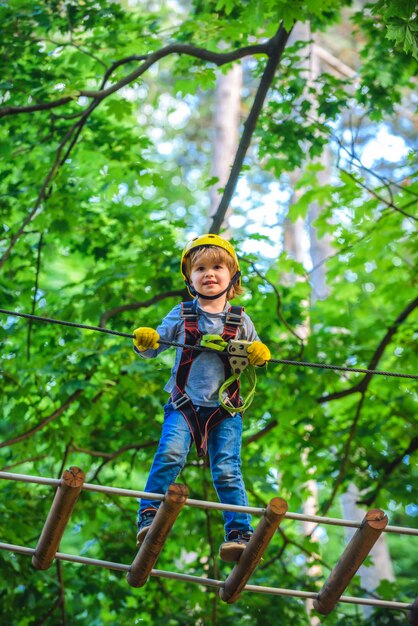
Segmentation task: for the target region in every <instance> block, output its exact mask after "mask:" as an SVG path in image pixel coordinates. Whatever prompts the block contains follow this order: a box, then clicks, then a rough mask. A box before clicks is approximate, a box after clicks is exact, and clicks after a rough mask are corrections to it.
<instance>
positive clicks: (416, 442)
mask: <svg viewBox="0 0 418 626" xmlns="http://www.w3.org/2000/svg"><path fill="white" fill-rule="evenodd" d="M417 450H418V436H415V437H413V438H412V439H411V441H410V442H409V445H408V447H407V448H405V450H402V451H401V452H399V454H397V455H396V456H395V457H394V458H393V459H392V460H391V461H386V462H385V463H382V465H380V466H377V467H376V466H375V468H374V469H375V470H376V471H377V472H378V475H379V480H378V481H377V484H376V487H375V488H374V489H373V490H372V492H371V493H369V495H367V497H365V498H362V499H361V500H360V501H359V503H358V504H363V505H366V506H370V505H371V504H373V502H374V501H375V500H376V498H377V496H378V495H379V492H380V490H381V489H382V488H383V487H384V486H385V483H386V481H387V479H388V478H389V476H390V475H391V474H392V473H393V472H394V471H395V469H396V468H397V467H398V465H400V464H401V463H402V461H403V459H404V458H405V457H406V456H408V455H411V454H413V453H414V452H416V451H417Z"/></svg>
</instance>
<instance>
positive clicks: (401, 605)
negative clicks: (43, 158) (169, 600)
mask: <svg viewBox="0 0 418 626" xmlns="http://www.w3.org/2000/svg"><path fill="white" fill-rule="evenodd" d="M0 550H8V551H9V552H16V553H18V554H24V555H26V556H33V555H34V554H35V550H34V549H33V548H27V547H26V546H17V545H14V544H12V543H0ZM55 558H56V559H58V560H60V561H70V562H72V563H81V564H83V565H94V566H96V567H104V568H106V569H111V570H116V571H118V572H129V570H130V568H131V566H130V565H125V564H124V563H115V562H112V561H101V560H100V559H91V558H88V557H85V556H77V555H73V554H65V553H63V552H57V553H56V554H55ZM151 576H159V577H161V578H170V579H174V580H180V581H183V582H189V583H195V584H197V585H203V586H205V587H215V588H218V589H221V588H222V587H224V586H225V583H224V582H223V581H222V580H215V579H213V578H203V577H201V576H191V575H190V574H181V573H178V572H169V571H165V570H157V569H153V570H151ZM243 591H252V592H253V593H264V594H270V595H275V596H290V597H293V598H312V599H313V600H315V599H316V598H318V595H319V594H318V593H316V592H314V591H299V590H297V589H281V588H279V587H264V586H260V585H245V587H244V589H243ZM338 602H345V603H348V604H362V605H366V606H376V607H386V608H388V609H397V610H399V611H408V610H411V609H412V608H413V604H412V603H406V602H392V601H389V600H377V599H374V598H357V597H353V596H341V597H340V598H339V600H338Z"/></svg>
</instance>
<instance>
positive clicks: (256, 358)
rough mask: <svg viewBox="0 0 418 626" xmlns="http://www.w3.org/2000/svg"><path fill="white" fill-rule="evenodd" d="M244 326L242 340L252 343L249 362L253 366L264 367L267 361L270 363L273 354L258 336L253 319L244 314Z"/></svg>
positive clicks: (249, 348)
mask: <svg viewBox="0 0 418 626" xmlns="http://www.w3.org/2000/svg"><path fill="white" fill-rule="evenodd" d="M243 321H244V323H243V326H242V327H241V331H240V339H245V340H247V341H251V342H252V343H251V345H250V346H248V349H247V353H248V360H249V362H250V363H251V365H259V366H260V365H264V364H265V363H266V362H267V361H270V359H271V354H270V350H269V349H268V347H267V346H266V345H265V344H264V343H262V342H261V341H260V337H259V336H258V335H257V331H256V329H255V327H254V324H253V322H252V320H251V318H250V317H249V316H248V315H247V313H245V312H244V313H243Z"/></svg>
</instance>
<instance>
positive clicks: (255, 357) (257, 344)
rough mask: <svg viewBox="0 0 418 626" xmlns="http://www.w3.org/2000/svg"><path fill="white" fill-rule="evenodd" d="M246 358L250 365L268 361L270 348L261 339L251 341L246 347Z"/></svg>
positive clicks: (262, 363)
mask: <svg viewBox="0 0 418 626" xmlns="http://www.w3.org/2000/svg"><path fill="white" fill-rule="evenodd" d="M247 353H248V360H249V362H250V363H251V365H264V363H265V362H266V361H270V359H271V354H270V350H269V349H268V348H267V346H266V345H265V344H264V343H261V341H253V342H252V344H251V345H250V346H248V348H247Z"/></svg>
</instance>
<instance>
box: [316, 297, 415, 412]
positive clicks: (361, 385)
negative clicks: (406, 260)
mask: <svg viewBox="0 0 418 626" xmlns="http://www.w3.org/2000/svg"><path fill="white" fill-rule="evenodd" d="M417 307H418V298H415V300H412V302H410V303H409V304H408V305H407V306H406V307H405V308H404V309H403V311H401V313H399V315H398V317H397V318H396V319H395V321H394V322H393V324H392V325H391V326H389V328H388V329H387V331H386V334H385V335H384V337H383V338H382V340H381V342H380V343H379V345H378V346H377V348H376V350H375V352H374V354H373V356H372V358H371V359H370V361H369V364H368V365H367V369H370V370H374V369H376V367H377V365H378V363H379V361H380V359H381V358H382V356H383V353H384V351H385V349H386V348H387V346H388V345H389V343H390V342H391V340H392V338H393V336H394V335H395V334H396V332H397V330H398V328H399V326H400V325H401V324H402V323H403V322H404V321H405V320H406V319H407V317H408V316H409V315H410V314H411V313H412V312H413V311H414V310H415V309H416V308H417ZM372 377H373V374H366V375H365V376H364V378H363V379H362V380H361V381H360V382H358V383H357V384H356V385H355V386H354V387H351V388H350V389H343V390H341V391H336V392H335V393H331V394H328V395H326V396H322V398H318V399H317V402H318V404H323V403H324V402H330V401H331V400H338V399H339V398H344V397H345V396H349V395H351V394H353V393H358V392H360V393H364V392H365V391H366V390H367V387H368V386H369V383H370V381H371V380H372Z"/></svg>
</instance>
